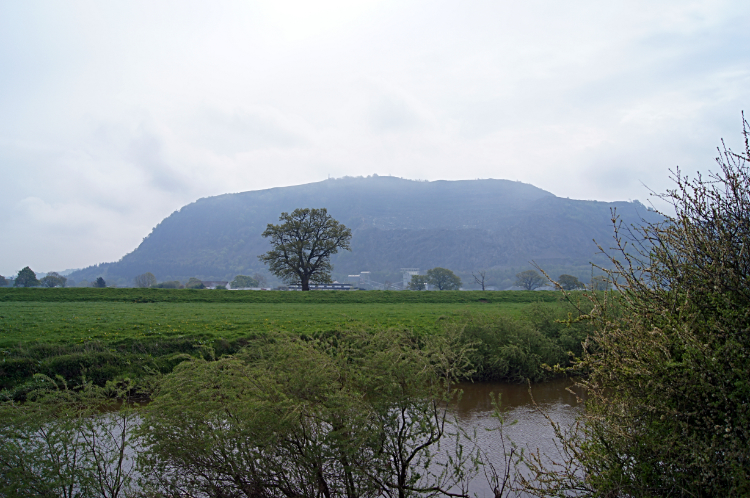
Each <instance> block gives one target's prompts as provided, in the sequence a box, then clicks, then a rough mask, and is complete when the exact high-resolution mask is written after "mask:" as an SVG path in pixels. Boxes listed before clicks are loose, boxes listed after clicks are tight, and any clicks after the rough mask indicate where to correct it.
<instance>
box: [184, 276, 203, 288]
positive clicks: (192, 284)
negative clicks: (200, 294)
mask: <svg viewBox="0 0 750 498" xmlns="http://www.w3.org/2000/svg"><path fill="white" fill-rule="evenodd" d="M185 288H186V289H205V288H206V286H205V285H204V284H203V281H201V280H199V279H197V278H195V277H190V280H188V281H187V283H186V284H185Z"/></svg>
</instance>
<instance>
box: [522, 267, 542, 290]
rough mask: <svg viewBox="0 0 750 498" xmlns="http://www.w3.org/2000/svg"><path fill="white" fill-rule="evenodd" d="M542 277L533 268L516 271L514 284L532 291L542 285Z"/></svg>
mask: <svg viewBox="0 0 750 498" xmlns="http://www.w3.org/2000/svg"><path fill="white" fill-rule="evenodd" d="M544 282H545V280H544V278H543V277H542V276H541V275H539V273H538V272H537V271H535V270H526V271H522V272H521V273H516V285H517V286H518V287H523V288H524V289H526V290H529V291H533V290H535V289H538V288H539V287H541V286H542V285H544Z"/></svg>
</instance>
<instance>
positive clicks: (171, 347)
mask: <svg viewBox="0 0 750 498" xmlns="http://www.w3.org/2000/svg"><path fill="white" fill-rule="evenodd" d="M560 297H561V296H560V293H555V292H459V291H445V292H393V291H390V292H389V291H385V292H383V291H367V292H364V291H355V292H336V291H328V292H320V291H319V292H305V293H303V292H261V291H212V290H174V289H75V288H74V289H40V288H35V289H7V288H5V289H0V388H4V389H11V390H12V389H15V388H18V386H19V385H22V384H24V383H25V384H28V383H29V382H31V380H30V379H32V376H33V375H34V374H36V373H42V374H45V375H49V376H51V377H54V376H56V375H62V376H63V377H65V378H66V379H68V380H75V379H78V378H81V376H83V375H86V376H87V378H89V379H93V380H95V381H96V382H98V383H103V382H105V381H106V380H111V379H115V378H122V377H123V376H131V377H136V378H138V377H143V376H145V375H147V374H148V372H161V373H166V372H169V371H171V369H172V368H174V365H176V364H177V363H179V361H183V360H184V357H185V355H190V356H200V355H205V354H206V349H205V348H207V347H208V348H209V349H210V350H211V351H213V353H210V354H214V353H215V354H216V355H217V356H219V355H221V354H231V353H233V352H236V351H237V350H238V349H240V348H241V347H242V346H243V344H245V343H246V339H247V338H249V337H253V336H258V335H263V334H266V333H269V332H289V333H293V334H299V335H306V336H314V335H316V334H318V333H322V332H330V331H347V330H357V329H368V330H382V329H387V328H398V329H408V330H411V331H413V332H415V333H417V334H429V333H434V332H436V331H438V330H440V328H441V327H442V324H443V323H445V322H450V321H454V320H462V319H464V318H465V317H467V316H469V315H471V316H474V317H477V316H485V317H487V318H490V319H491V318H492V317H493V316H497V317H499V316H503V315H505V316H515V317H517V316H521V315H522V314H523V310H524V308H525V307H527V306H529V305H530V304H531V303H536V302H546V303H548V304H549V305H551V306H552V307H554V308H560V309H561V308H562V307H563V306H564V303H563V302H561V301H560Z"/></svg>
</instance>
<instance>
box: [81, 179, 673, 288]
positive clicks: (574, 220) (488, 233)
mask: <svg viewBox="0 0 750 498" xmlns="http://www.w3.org/2000/svg"><path fill="white" fill-rule="evenodd" d="M305 207H310V208H322V207H325V208H327V209H328V212H329V214H331V215H332V216H333V217H334V218H335V219H337V220H338V221H340V222H341V223H343V224H345V225H346V226H347V227H349V228H351V229H352V232H353V237H352V243H351V245H352V251H351V252H344V253H340V254H338V255H336V256H334V258H333V260H332V261H333V264H334V276H335V277H337V278H339V279H345V278H346V276H347V275H348V274H353V273H359V272H361V271H370V272H371V274H372V275H379V278H381V279H386V280H387V279H391V281H394V280H400V273H399V269H400V268H403V267H413V268H420V269H422V270H423V271H424V270H426V269H429V268H433V267H436V266H440V267H444V268H449V269H451V270H454V271H456V272H457V273H464V274H470V273H471V272H472V271H476V270H479V269H490V270H492V269H494V270H495V271H501V272H502V271H503V270H507V271H515V269H517V268H528V267H529V262H530V261H532V260H533V261H535V262H536V263H538V264H540V265H542V266H543V267H544V266H545V265H546V266H548V267H552V268H565V267H570V268H572V269H573V270H571V271H570V272H568V273H576V272H577V273H579V274H580V273H581V271H587V270H582V268H588V264H589V262H591V261H594V260H597V258H599V261H602V260H601V257H600V256H599V257H597V256H596V253H597V248H596V245H595V244H594V242H593V239H596V240H597V241H600V242H606V241H608V240H609V239H610V238H611V236H612V225H611V221H610V220H611V209H612V208H615V209H616V210H617V213H618V214H619V215H620V216H621V218H622V220H623V221H624V223H626V224H639V223H640V222H641V220H642V219H645V220H647V221H655V220H657V219H658V215H657V214H656V213H654V212H653V211H650V210H648V209H646V207H645V206H643V205H642V204H641V203H639V202H638V201H634V202H597V201H584V200H573V199H565V198H560V197H557V196H555V195H553V194H551V193H550V192H547V191H545V190H542V189H539V188H537V187H534V186H533V185H529V184H525V183H520V182H514V181H508V180H462V181H432V182H426V181H413V180H405V179H401V178H396V177H391V176H377V175H373V176H368V177H366V178H363V177H357V178H352V177H344V178H339V179H329V180H325V181H321V182H316V183H309V184H305V185H297V186H292V187H279V188H271V189H266V190H255V191H249V192H241V193H236V194H224V195H219V196H215V197H208V198H203V199H199V200H197V201H195V202H193V203H191V204H188V205H186V206H184V207H182V208H181V209H180V210H178V211H175V212H174V213H172V214H171V215H170V216H169V217H167V218H165V219H164V220H163V221H162V222H161V223H159V224H158V225H157V226H156V227H154V229H153V230H152V232H151V233H150V234H149V235H148V236H147V237H146V238H145V239H144V240H143V242H142V243H141V244H140V245H139V246H138V248H137V249H135V250H134V251H133V252H131V253H129V254H127V255H125V256H124V257H123V258H122V259H121V260H120V261H117V262H114V263H104V264H100V265H96V266H92V267H89V268H86V269H83V270H80V271H77V272H75V273H74V274H73V275H71V277H72V278H74V279H75V280H81V279H87V280H92V279H95V278H96V277H97V276H103V277H104V278H105V279H106V280H107V281H108V282H113V283H118V284H120V285H129V284H132V281H133V277H135V276H136V275H138V274H141V273H145V272H148V271H150V272H152V273H153V274H155V275H156V277H157V278H158V280H160V281H165V280H187V279H188V278H189V277H198V278H202V279H210V280H231V278H233V277H234V276H235V275H237V274H243V275H252V274H253V273H255V272H260V273H264V272H265V271H266V270H265V268H264V267H263V265H262V264H261V263H260V261H258V258H257V256H258V255H259V254H262V253H264V252H266V251H267V250H268V249H269V245H268V242H267V241H266V240H265V239H264V238H263V237H262V236H261V233H262V232H263V230H265V227H266V225H267V224H268V223H277V222H278V218H279V215H280V214H281V213H282V212H284V211H286V212H291V211H293V210H294V209H296V208H305ZM555 276H556V275H555Z"/></svg>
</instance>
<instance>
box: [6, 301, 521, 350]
mask: <svg viewBox="0 0 750 498" xmlns="http://www.w3.org/2000/svg"><path fill="white" fill-rule="evenodd" d="M523 306H525V304H523V303H507V304H503V305H498V304H453V303H446V304H434V303H414V304H407V303H402V304H382V303H372V304H355V303H350V304H313V303H308V304H300V303H289V304H281V303H269V304H258V303H249V304H237V303H146V304H133V303H121V302H72V303H65V302H48V303H40V302H0V348H9V347H13V346H17V345H19V344H28V343H51V344H76V343H85V342H87V341H92V340H97V341H100V342H103V343H113V344H116V343H118V342H121V341H122V340H125V339H132V340H141V339H156V338H165V339H166V338H174V337H178V336H183V337H195V338H202V339H218V338H221V339H226V340H233V339H237V338H241V337H246V336H248V335H250V334H254V333H259V332H268V331H286V332H293V333H298V334H307V335H312V334H314V333H316V332H326V331H331V330H350V329H361V328H375V329H382V328H406V329H411V330H413V331H415V332H420V333H425V332H432V331H434V330H436V329H437V328H438V327H439V323H440V322H441V321H442V320H452V319H455V318H457V317H460V316H461V315H463V314H465V313H466V312H467V311H470V312H472V313H476V314H513V315H516V314H517V313H518V312H519V311H520V310H521V309H522V307H523Z"/></svg>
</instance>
